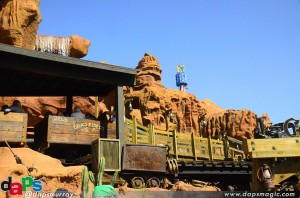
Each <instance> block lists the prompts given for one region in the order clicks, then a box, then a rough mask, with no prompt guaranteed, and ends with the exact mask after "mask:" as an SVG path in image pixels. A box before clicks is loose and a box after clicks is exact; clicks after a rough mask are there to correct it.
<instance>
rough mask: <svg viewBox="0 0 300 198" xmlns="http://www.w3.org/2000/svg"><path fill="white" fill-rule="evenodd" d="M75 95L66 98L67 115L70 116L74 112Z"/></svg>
mask: <svg viewBox="0 0 300 198" xmlns="http://www.w3.org/2000/svg"><path fill="white" fill-rule="evenodd" d="M72 106H73V96H67V100H66V115H67V116H70V115H71V113H72V112H73V108H72Z"/></svg>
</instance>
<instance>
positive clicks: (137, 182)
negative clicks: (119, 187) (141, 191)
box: [131, 177, 145, 188]
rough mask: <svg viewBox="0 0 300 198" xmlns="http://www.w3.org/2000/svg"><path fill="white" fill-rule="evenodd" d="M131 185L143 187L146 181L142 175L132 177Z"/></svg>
mask: <svg viewBox="0 0 300 198" xmlns="http://www.w3.org/2000/svg"><path fill="white" fill-rule="evenodd" d="M131 185H132V187H133V188H143V187H144V186H145V182H144V180H143V178H141V177H134V178H132V179H131Z"/></svg>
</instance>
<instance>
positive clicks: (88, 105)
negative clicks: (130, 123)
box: [0, 96, 108, 127]
mask: <svg viewBox="0 0 300 198" xmlns="http://www.w3.org/2000/svg"><path fill="white" fill-rule="evenodd" d="M14 100H19V101H20V102H21V104H22V106H23V108H24V110H25V112H26V113H28V126H29V127H34V126H35V125H36V124H37V123H39V122H40V121H41V120H42V119H44V115H45V113H46V112H47V111H49V112H51V114H53V115H56V114H57V113H58V112H62V113H63V112H65V111H66V97H0V106H2V105H4V104H7V105H9V106H10V105H11V104H12V103H13V101H14ZM75 106H78V107H79V108H80V109H81V111H82V112H83V113H85V114H86V113H90V114H92V115H94V113H95V98H94V97H80V96H77V97H73V107H75ZM105 111H108V109H107V107H106V105H105V104H104V103H101V102H100V103H99V114H101V113H103V112H105Z"/></svg>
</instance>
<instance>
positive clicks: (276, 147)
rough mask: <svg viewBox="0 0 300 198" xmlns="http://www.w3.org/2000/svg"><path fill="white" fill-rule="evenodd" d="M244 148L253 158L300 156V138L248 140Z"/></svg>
mask: <svg viewBox="0 0 300 198" xmlns="http://www.w3.org/2000/svg"><path fill="white" fill-rule="evenodd" d="M244 150H245V153H246V154H249V155H250V157H252V158H269V157H296V156H300V138H274V139H252V140H246V141H245V142H244Z"/></svg>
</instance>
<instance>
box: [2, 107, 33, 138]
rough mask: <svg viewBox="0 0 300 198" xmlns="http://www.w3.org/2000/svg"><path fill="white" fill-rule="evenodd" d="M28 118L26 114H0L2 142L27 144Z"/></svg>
mask: <svg viewBox="0 0 300 198" xmlns="http://www.w3.org/2000/svg"><path fill="white" fill-rule="evenodd" d="M27 121H28V116H27V114H25V113H13V112H10V113H8V114H4V113H3V112H0V141H1V142H4V141H7V142H14V143H22V142H23V143H25V142H26V137H27V134H26V133H27Z"/></svg>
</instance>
